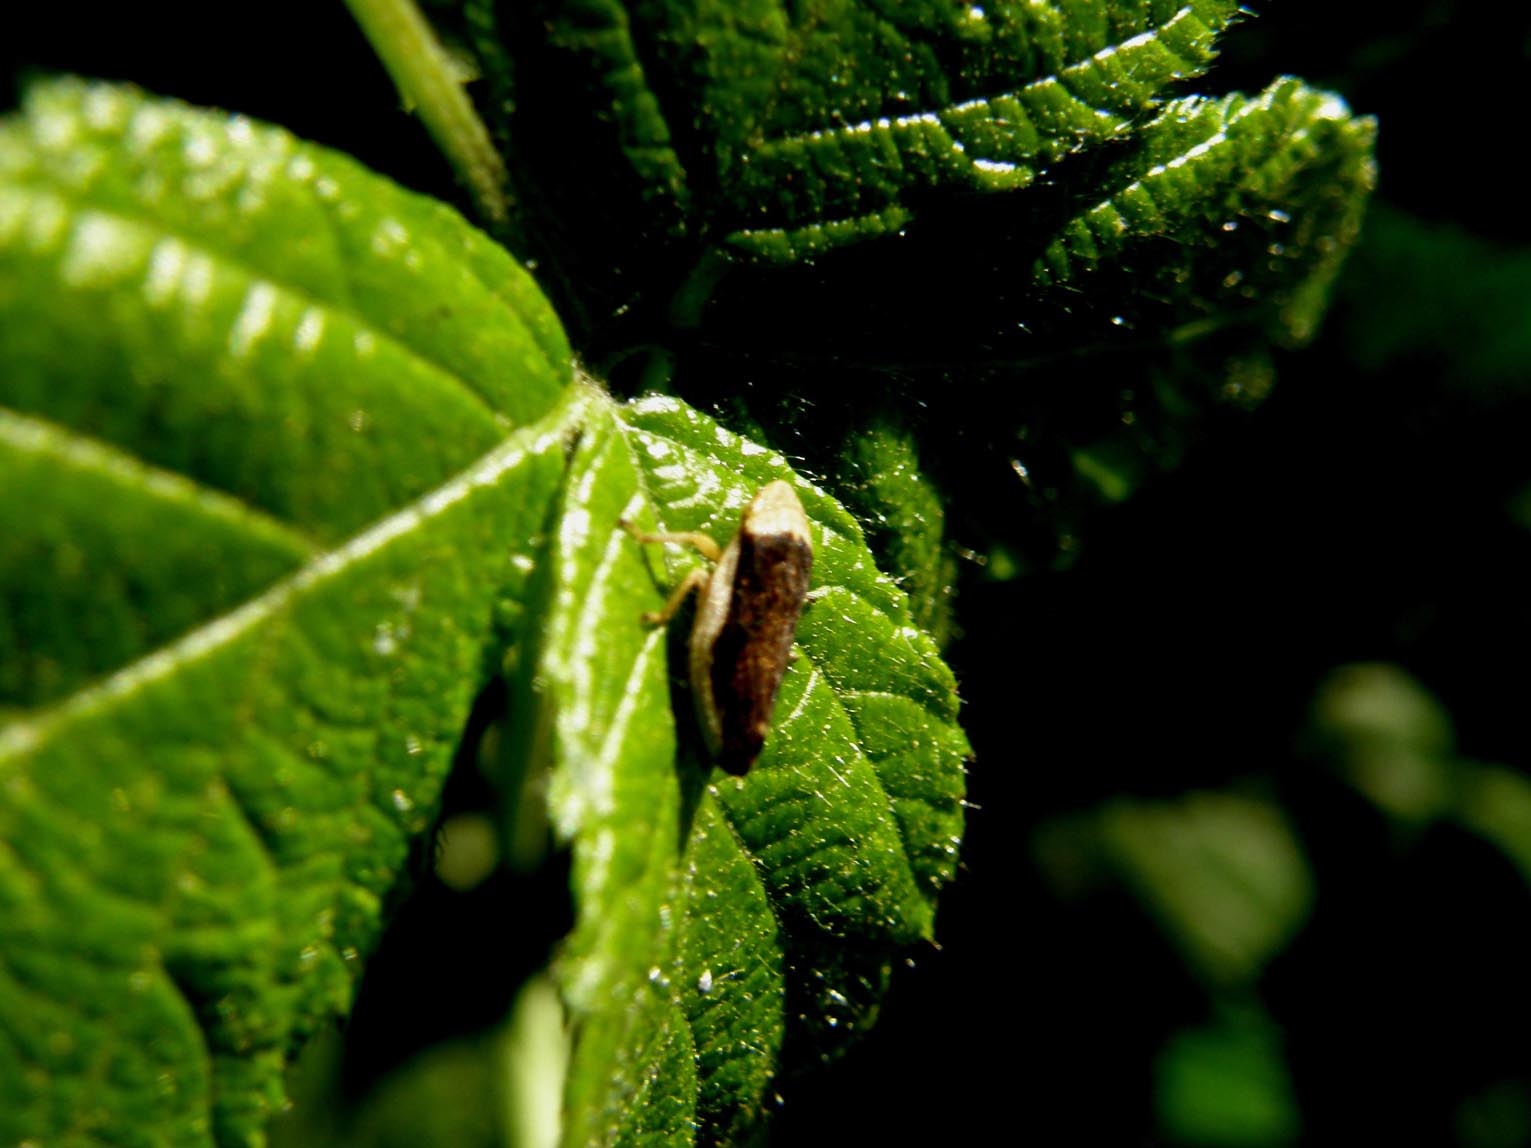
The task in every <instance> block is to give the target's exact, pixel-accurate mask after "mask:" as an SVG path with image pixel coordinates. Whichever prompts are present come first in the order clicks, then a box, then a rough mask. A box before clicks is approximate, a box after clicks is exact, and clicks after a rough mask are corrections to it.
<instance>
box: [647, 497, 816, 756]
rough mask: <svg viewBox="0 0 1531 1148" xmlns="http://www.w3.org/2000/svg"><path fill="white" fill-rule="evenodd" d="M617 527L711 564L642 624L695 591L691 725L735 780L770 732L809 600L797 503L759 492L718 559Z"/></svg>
mask: <svg viewBox="0 0 1531 1148" xmlns="http://www.w3.org/2000/svg"><path fill="white" fill-rule="evenodd" d="M623 525H624V526H626V527H627V529H628V531H629V532H630V533H631V534H632V535H633V537H634V538H636V539H638V541H640V542H678V543H682V544H684V545H687V546H692V547H694V548H695V549H696V550H698V551H699V552H700V553H701V554H702V555H703V556H704V557H706V558H709V559H711V560H712V561H713V563H714V564H715V565H714V566H713V569H712V571H711V573H708V572H707V571H705V570H693V571H692V572H691V573H690V574H688V575H687V576H686V578H685V579H684V580H683V581H682V582H681V584H680V585H679V586H677V587H676V588H675V590H674V592H673V593H672V594H671V595H670V599H669V601H667V602H666V603H665V604H664V608H663V609H661V610H659V611H658V612H656V613H653V614H645V615H644V616H643V620H644V621H645V622H648V623H651V624H655V625H657V624H659V623H662V622H667V621H669V619H670V618H671V617H673V616H674V614H675V612H676V611H677V610H678V609H680V606H681V603H682V602H684V601H685V600H686V595H688V594H690V593H691V591H693V590H700V592H701V593H700V595H699V596H698V599H697V607H696V621H695V622H694V623H692V626H691V654H690V663H691V667H690V669H691V692H692V694H693V695H694V697H695V700H696V716H697V721H698V723H699V724H700V725H701V727H702V736H703V738H704V739H705V740H706V743H707V749H708V751H709V752H710V753H711V754H712V756H713V758H714V759H715V760H716V761H717V763H718V764H719V765H721V766H722V767H723V768H724V769H726V770H727V771H728V772H729V773H734V774H739V775H741V776H742V775H743V774H746V773H748V772H749V769H750V766H752V765H754V764H755V759H756V758H757V757H759V756H760V750H761V747H762V746H763V745H764V744H765V739H766V734H767V733H769V732H770V729H771V713H772V711H773V710H774V709H775V708H776V694H777V691H778V690H780V689H781V679H782V675H783V674H784V673H786V670H787V664H788V663H789V662H790V661H791V660H792V636H793V634H794V633H795V632H796V631H797V620H798V618H799V617H800V616H801V614H802V612H803V603H804V601H805V600H806V598H807V596H808V579H809V576H810V574H811V573H812V571H813V540H812V538H811V537H810V535H809V532H808V516H807V515H806V514H804V513H803V504H802V503H801V502H799V501H798V497H797V494H796V492H794V491H793V489H792V487H791V486H789V485H788V484H787V483H785V482H782V481H779V480H778V481H776V482H771V483H768V484H767V485H765V486H763V487H761V489H760V491H759V493H757V494H756V495H755V497H754V498H753V499H752V500H751V501H750V504H749V505H748V506H747V507H745V508H744V515H743V517H742V518H741V519H740V520H739V531H738V533H736V534H735V535H734V536H733V538H731V539H730V540H729V542H728V545H727V546H725V547H723V548H722V550H721V551H720V550H719V549H718V544H717V543H716V542H715V541H713V539H712V538H711V537H710V536H709V535H706V534H697V533H690V532H686V533H679V534H643V533H640V532H639V531H637V530H636V529H634V528H633V527H632V526H630V525H628V524H627V523H625V522H624V523H623Z"/></svg>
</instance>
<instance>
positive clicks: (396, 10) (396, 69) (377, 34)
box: [346, 0, 509, 223]
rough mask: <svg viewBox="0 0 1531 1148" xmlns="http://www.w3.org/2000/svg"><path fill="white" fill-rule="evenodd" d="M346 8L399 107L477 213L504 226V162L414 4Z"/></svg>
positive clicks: (405, 0)
mask: <svg viewBox="0 0 1531 1148" xmlns="http://www.w3.org/2000/svg"><path fill="white" fill-rule="evenodd" d="M346 7H348V8H349V9H350V10H351V15H352V16H354V17H355V18H356V22H357V23H358V24H360V25H361V30H362V33H363V34H364V35H365V36H366V37H367V41H368V42H369V43H370V44H371V45H372V50H373V51H375V52H376V53H377V55H378V58H379V59H380V60H382V62H383V67H385V68H387V69H388V74H389V75H390V76H391V77H393V82H394V86H395V87H397V88H398V89H399V95H400V97H401V98H402V99H403V101H404V105H405V107H406V108H408V109H409V110H411V111H414V112H417V113H418V114H419V116H420V118H421V119H422V120H423V121H424V122H425V127H426V130H427V131H429V132H430V133H431V138H432V139H434V140H435V141H436V146H437V147H439V148H440V149H441V150H442V152H443V153H444V154H445V155H446V157H447V160H448V162H449V163H451V165H452V167H453V168H454V170H456V172H457V177H458V179H459V180H461V181H462V183H463V185H464V186H466V187H467V189H468V193H469V194H470V195H471V196H472V197H473V201H474V203H475V205H476V206H477V207H478V209H479V211H480V212H481V213H482V214H483V216H484V217H485V218H486V219H488V220H490V221H491V222H495V223H501V222H504V220H505V219H506V217H507V215H508V213H509V200H508V198H507V194H506V182H507V181H506V174H505V165H504V162H503V161H502V160H501V159H500V154H499V152H498V151H496V150H495V147H494V143H493V141H492V140H491V139H490V138H489V131H488V129H487V128H485V127H484V122H483V120H481V119H480V118H479V116H478V112H477V111H476V110H475V109H474V107H473V101H472V100H470V99H469V98H468V94H467V92H465V91H464V90H463V85H462V82H461V80H460V78H459V76H458V69H457V68H456V67H455V66H454V64H453V62H452V59H451V57H450V56H449V55H448V54H447V51H446V49H445V48H443V47H442V46H441V41H439V40H438V39H437V38H436V34H435V32H433V31H432V30H431V26H430V25H429V24H428V23H427V22H426V20H425V17H424V16H423V15H421V13H420V9H419V7H418V6H416V4H415V3H414V0H346Z"/></svg>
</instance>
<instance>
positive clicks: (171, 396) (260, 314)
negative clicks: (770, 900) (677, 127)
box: [0, 81, 582, 1145]
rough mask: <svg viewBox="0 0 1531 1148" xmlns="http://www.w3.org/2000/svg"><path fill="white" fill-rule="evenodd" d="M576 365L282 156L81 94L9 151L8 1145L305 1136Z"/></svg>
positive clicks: (481, 265)
mask: <svg viewBox="0 0 1531 1148" xmlns="http://www.w3.org/2000/svg"><path fill="white" fill-rule="evenodd" d="M568 357H569V356H568V349H567V346H566V345H565V344H564V342H563V337H562V334H561V332H560V331H559V328H558V324H557V321H556V319H554V317H553V316H552V314H551V312H550V311H549V310H548V309H547V307H546V304H545V303H544V302H543V300H542V299H541V296H540V295H539V294H538V293H537V291H536V288H535V287H534V286H533V285H532V283H531V282H530V280H529V279H528V278H527V277H526V276H525V274H524V273H523V272H522V271H520V269H519V268H517V267H516V265H515V264H514V263H513V262H512V261H511V260H510V258H509V257H508V256H507V255H506V254H505V253H504V252H503V251H501V250H500V249H499V248H497V247H496V246H494V245H493V244H492V243H491V242H489V241H488V240H487V239H485V238H484V237H483V236H482V235H480V234H479V233H478V232H476V231H474V230H472V229H471V228H469V227H468V226H467V225H465V224H464V223H463V222H462V220H461V219H459V218H458V217H457V216H456V215H455V214H453V213H452V212H451V211H450V210H448V209H446V208H444V207H442V206H441V205H439V204H436V203H432V202H430V201H427V200H423V199H420V198H418V197H415V196H412V195H410V194H408V193H406V192H403V191H401V190H400V189H398V188H396V187H394V186H393V185H392V184H389V183H387V182H385V181H383V180H380V179H378V178H377V177H375V176H372V175H370V174H368V173H367V172H365V171H363V170H362V169H360V168H359V167H357V166H356V165H355V164H354V163H352V162H351V161H349V160H346V159H344V158H342V157H339V156H335V155H332V154H330V153H328V152H325V151H323V150H322V149H319V148H316V147H312V146H310V145H306V144H301V143H299V142H297V141H296V140H294V139H292V138H291V137H290V136H288V135H286V134H285V133H283V132H281V131H278V130H276V129H272V128H268V127H263V126H258V125H255V124H252V123H250V122H249V121H246V120H242V119H237V118H230V117H225V116H220V115H217V114H213V113H209V112H202V111H196V110H193V109H190V108H187V107H184V106H182V105H179V104H175V103H171V102H168V101H159V100H152V99H150V98H148V97H145V96H143V95H141V94H140V93H137V92H136V91H133V90H131V89H125V88H120V87H113V86H108V85H87V84H82V83H78V82H73V81H59V82H54V83H48V84H42V85H39V86H36V87H34V88H33V89H31V91H30V93H29V94H28V96H27V100H26V104H25V107H24V110H23V112H22V114H21V115H20V116H19V117H17V118H13V119H10V120H8V121H6V122H5V123H4V124H3V125H0V361H4V362H5V364H6V371H5V375H4V379H3V380H0V402H3V403H4V406H3V407H0V427H3V428H4V432H3V433H0V468H3V471H0V473H3V475H4V477H3V479H0V501H4V502H5V503H6V506H7V508H8V512H7V513H6V516H5V517H6V522H7V540H6V541H7V545H6V547H5V553H6V559H5V568H4V570H3V573H4V574H5V575H6V578H7V581H6V589H5V593H6V594H7V596H8V597H7V601H6V610H5V615H6V617H7V618H9V619H15V621H14V622H13V623H11V624H10V625H9V626H8V628H7V631H6V634H5V642H6V645H5V647H4V648H3V649H0V664H3V665H4V666H5V667H6V670H5V675H4V686H5V689H6V693H5V696H4V700H5V702H6V703H8V705H9V706H10V707H11V715H12V720H10V721H9V723H8V724H6V725H5V726H4V727H3V728H0V781H3V784H0V837H3V839H4V840H5V842H6V849H5V850H4V851H3V854H0V1141H3V1142H5V1143H21V1142H25V1141H31V1142H34V1143H64V1142H69V1143H76V1142H82V1141H83V1140H84V1139H89V1140H91V1141H92V1142H96V1141H102V1142H105V1141H112V1142H126V1141H128V1140H132V1139H135V1138H142V1140H143V1141H145V1142H148V1141H152V1142H154V1143H159V1144H194V1145H205V1144H207V1143H209V1142H211V1141H213V1140H215V1139H216V1140H217V1141H219V1142H221V1143H226V1144H245V1143H249V1142H251V1141H253V1140H254V1139H255V1138H257V1137H258V1136H259V1135H260V1129H261V1128H262V1127H263V1126H264V1124H265V1122H266V1120H267V1118H268V1117H269V1116H270V1114H271V1113H272V1112H273V1111H275V1110H277V1109H279V1108H280V1107H281V1104H282V1070H283V1066H284V1062H285V1060H286V1058H287V1056H288V1054H289V1053H290V1052H291V1051H292V1050H293V1049H294V1048H295V1047H297V1045H298V1044H300V1043H301V1041H302V1040H303V1038H304V1037H305V1036H306V1035H307V1034H309V1033H310V1032H312V1031H313V1030H314V1029H315V1027H316V1026H318V1025H319V1024H320V1023H321V1022H322V1021H323V1020H324V1019H325V1018H327V1017H328V1016H330V1015H332V1014H334V1013H336V1012H340V1011H343V1010H344V1009H345V1008H346V1007H347V1006H348V1005H349V1002H350V999H351V996H352V991H353V983H354V980H355V977H356V975H357V972H358V970H359V967H360V959H359V958H360V957H361V955H362V954H363V953H365V952H367V951H368V950H369V949H370V947H371V945H372V943H373V941H374V939H375V937H376V934H377V931H378V928H379V916H380V909H381V904H382V900H381V899H382V897H383V895H384V894H385V893H386V892H387V891H388V890H389V889H390V888H391V887H392V886H393V885H394V883H395V881H396V879H397V878H398V876H399V874H400V869H401V866H402V865H403V863H404V861H405V858H406V850H407V843H408V840H409V838H410V837H412V836H414V835H416V834H418V833H419V832H420V831H421V830H422V829H423V828H424V827H425V826H426V825H427V824H428V822H429V819H430V816H431V810H432V808H433V805H434V802H435V800H436V795H437V793H438V792H439V789H440V786H441V782H442V779H443V776H444V774H445V772H446V769H447V766H448V764H449V762H450V759H451V755H452V750H453V748H454V746H455V745H456V743H457V740H458V738H459V736H460V734H461V730H462V726H463V722H464V719H465V716H466V714H467V711H468V707H469V704H470V703H471V701H472V699H473V696H474V694H475V693H476V691H477V689H478V686H479V684H480V682H481V680H482V676H483V673H484V669H485V665H486V663H487V662H488V661H489V659H490V658H491V657H492V656H493V652H494V651H495V650H496V649H497V642H496V633H495V629H494V621H495V618H496V616H497V615H498V614H499V613H500V612H501V611H502V610H503V603H504V602H505V601H506V600H514V599H516V598H518V597H519V596H520V595H521V594H522V593H523V592H524V583H525V567H526V565H527V564H528V563H529V561H530V558H531V554H532V550H533V540H534V539H535V537H536V534H537V530H538V528H539V525H540V523H541V521H542V518H543V515H544V514H545V512H546V507H547V506H548V505H549V503H550V501H551V499H552V496H553V492H554V488H555V486H556V484H557V482H558V480H559V477H560V475H561V473H562V471H563V466H564V457H563V454H564V446H565V442H566V439H567V437H568V435H569V434H570V432H571V430H572V428H573V426H574V425H575V424H576V423H577V421H578V420H579V418H580V417H581V411H582V406H581V402H580V399H579V396H578V395H577V394H576V392H575V391H574V390H573V389H572V388H570V387H569V386H568V381H569V367H568ZM538 420H540V421H538ZM517 428H519V429H517ZM13 475H14V476H15V479H14V481H13V479H12V476H13ZM22 498H25V499H29V500H31V501H29V502H27V503H25V504H22V503H19V502H16V501H13V500H16V499H22ZM87 522H89V525H87ZM82 615H96V616H97V617H98V619H99V620H98V621H97V622H96V623H94V624H93V625H94V629H93V630H90V631H85V636H86V637H89V638H92V639H93V640H92V641H89V642H82V640H81V637H82V634H81V631H80V630H78V629H77V628H76V620H77V619H78V618H79V617H81V616H82ZM94 639H100V642H99V644H97V642H96V641H95V640H94ZM19 649H24V650H25V655H24V656H22V655H21V654H20V653H19ZM18 667H19V669H18Z"/></svg>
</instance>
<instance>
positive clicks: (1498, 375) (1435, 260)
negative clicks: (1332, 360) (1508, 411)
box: [1341, 208, 1531, 401]
mask: <svg viewBox="0 0 1531 1148" xmlns="http://www.w3.org/2000/svg"><path fill="white" fill-rule="evenodd" d="M1528 300H1531V251H1528V250H1527V249H1526V248H1525V247H1524V246H1520V247H1509V246H1506V244H1505V243H1503V242H1500V241H1496V240H1493V239H1488V238H1482V237H1479V236H1476V235H1473V234H1471V233H1470V232H1468V231H1466V230H1465V229H1463V228H1461V227H1460V226H1455V225H1450V224H1434V223H1427V222H1425V221H1423V220H1420V219H1416V218H1414V217H1412V216H1409V215H1407V214H1405V213H1403V212H1401V211H1398V210H1397V209H1388V208H1383V209H1381V210H1378V211H1377V212H1375V213H1374V214H1373V215H1371V216H1370V217H1368V220H1367V226H1366V237H1365V240H1364V242H1363V243H1362V245H1361V247H1360V248H1359V249H1358V250H1357V252H1356V256H1355V258H1354V260H1353V262H1352V263H1351V265H1350V269H1349V271H1348V272H1347V274H1346V277H1345V280H1344V288H1343V290H1342V292H1341V303H1342V305H1343V306H1344V310H1345V323H1344V325H1343V326H1342V327H1341V330H1342V331H1343V333H1344V336H1345V338H1346V339H1347V340H1348V342H1349V346H1350V351H1351V355H1352V357H1353V358H1354V360H1355V362H1356V363H1357V365H1358V366H1360V367H1361V368H1362V369H1364V370H1367V371H1370V372H1373V373H1375V374H1379V375H1380V374H1384V373H1391V372H1397V371H1410V372H1415V373H1418V372H1419V371H1420V367H1421V364H1422V363H1428V364H1429V365H1430V367H1431V368H1432V369H1434V368H1436V367H1439V368H1440V369H1441V371H1442V373H1443V374H1444V375H1445V377H1446V379H1447V381H1448V382H1449V383H1450V384H1451V386H1452V387H1453V388H1461V389H1462V390H1463V391H1465V392H1467V393H1468V394H1471V395H1474V396H1476V397H1479V398H1481V399H1487V400H1491V401H1504V400H1513V399H1516V398H1517V397H1518V396H1520V395H1522V394H1523V393H1524V391H1525V387H1526V382H1527V380H1528V379H1531V315H1528V313H1527V311H1528V307H1531V304H1528Z"/></svg>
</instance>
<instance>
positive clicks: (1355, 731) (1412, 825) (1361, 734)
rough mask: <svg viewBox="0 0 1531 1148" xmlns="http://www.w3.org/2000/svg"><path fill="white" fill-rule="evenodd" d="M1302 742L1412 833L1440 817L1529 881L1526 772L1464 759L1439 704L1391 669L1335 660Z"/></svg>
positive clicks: (1530, 810)
mask: <svg viewBox="0 0 1531 1148" xmlns="http://www.w3.org/2000/svg"><path fill="white" fill-rule="evenodd" d="M1309 743H1310V745H1311V747H1312V748H1313V749H1314V750H1315V751H1316V753H1317V755H1318V757H1319V759H1320V761H1322V762H1323V763H1324V764H1325V765H1327V766H1328V767H1329V768H1330V769H1332V770H1334V771H1335V772H1336V773H1337V774H1338V775H1339V776H1340V777H1341V778H1342V779H1343V780H1344V781H1345V782H1346V783H1347V784H1349V785H1350V786H1352V787H1354V788H1355V789H1356V790H1357V791H1358V792H1359V793H1361V794H1362V795H1363V796H1364V797H1365V798H1366V799H1367V800H1368V801H1370V802H1372V804H1374V805H1375V806H1377V808H1378V809H1380V810H1381V811H1382V812H1383V813H1385V814H1386V815H1387V816H1388V817H1389V818H1390V819H1392V820H1393V821H1394V822H1395V823H1396V824H1397V825H1399V826H1400V827H1401V828H1403V829H1405V830H1407V831H1409V833H1410V834H1416V833H1417V832H1418V831H1419V830H1422V829H1424V828H1427V827H1428V826H1430V825H1431V824H1434V823H1435V822H1438V821H1445V822H1448V823H1450V824H1454V825H1456V826H1459V827H1460V828H1462V829H1465V830H1467V831H1468V832H1469V833H1472V834H1474V835H1475V836H1477V837H1480V838H1482V839H1483V840H1484V841H1487V842H1488V843H1489V844H1491V845H1493V846H1494V847H1495V848H1496V849H1498V850H1499V851H1501V852H1502V853H1503V854H1504V856H1505V858H1506V859H1507V860H1508V861H1509V862H1510V863H1511V864H1513V865H1514V866H1515V868H1516V870H1517V871H1518V872H1519V873H1520V875H1521V877H1522V878H1523V879H1524V880H1525V881H1526V882H1527V884H1528V885H1531V778H1528V777H1527V776H1526V774H1525V773H1524V772H1522V771H1521V770H1519V769H1515V768H1511V767H1509V766H1504V765H1494V764H1488V763H1484V762H1477V761H1471V760H1469V759H1466V758H1464V757H1462V756H1461V755H1460V754H1459V753H1458V751H1457V747H1456V733H1455V731H1454V730H1453V728H1452V724H1451V719H1450V717H1449V716H1448V714H1447V712H1446V710H1445V708H1444V707H1443V706H1442V705H1441V703H1440V701H1439V700H1438V699H1437V698H1436V697H1435V696H1434V695H1433V694H1431V693H1430V692H1429V690H1427V689H1426V688H1425V687H1424V686H1423V685H1421V684H1420V683H1419V682H1418V681H1417V680H1415V679H1414V678H1413V677H1411V676H1410V675H1409V674H1408V673H1407V672H1406V671H1404V670H1403V669H1401V668H1400V667H1398V666H1393V665H1388V664H1385V663H1372V664H1358V665H1351V666H1341V667H1340V668H1338V669H1336V670H1335V671H1334V672H1333V673H1331V674H1330V675H1329V676H1328V677H1327V678H1326V679H1325V680H1324V681H1323V682H1322V683H1321V684H1320V686H1319V688H1318V691H1317V693H1316V695H1315V697H1314V702H1313V709H1312V725H1311V729H1310V730H1309Z"/></svg>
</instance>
